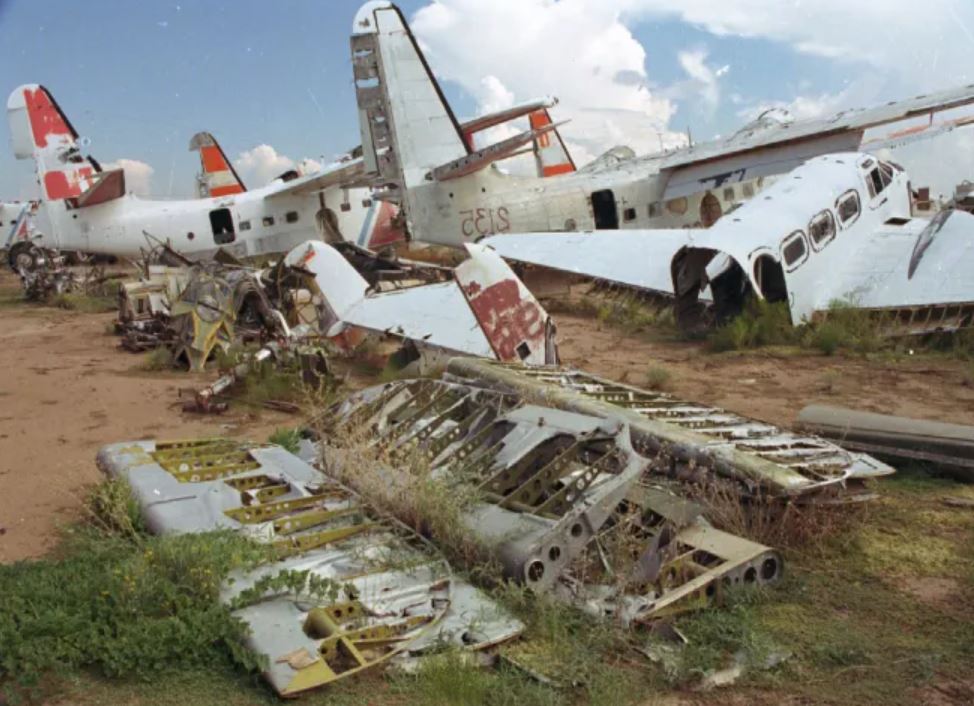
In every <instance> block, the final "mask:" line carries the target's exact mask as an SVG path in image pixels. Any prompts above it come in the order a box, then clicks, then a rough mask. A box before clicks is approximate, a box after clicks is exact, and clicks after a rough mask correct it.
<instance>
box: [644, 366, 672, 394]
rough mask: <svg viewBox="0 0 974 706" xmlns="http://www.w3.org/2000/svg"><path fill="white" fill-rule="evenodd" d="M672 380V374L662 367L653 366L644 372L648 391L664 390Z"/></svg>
mask: <svg viewBox="0 0 974 706" xmlns="http://www.w3.org/2000/svg"><path fill="white" fill-rule="evenodd" d="M672 379H673V375H672V373H670V371H669V370H667V369H666V368H664V367H661V366H659V365H654V366H651V367H650V368H649V370H647V371H646V387H648V388H649V389H650V390H666V389H667V388H669V387H670V383H671V381H672Z"/></svg>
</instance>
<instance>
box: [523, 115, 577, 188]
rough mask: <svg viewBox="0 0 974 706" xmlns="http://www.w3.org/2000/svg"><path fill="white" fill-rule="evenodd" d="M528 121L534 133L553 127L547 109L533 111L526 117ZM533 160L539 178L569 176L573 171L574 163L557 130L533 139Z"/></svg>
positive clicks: (540, 134) (553, 129)
mask: <svg viewBox="0 0 974 706" xmlns="http://www.w3.org/2000/svg"><path fill="white" fill-rule="evenodd" d="M528 120H529V121H530V122H531V129H532V130H534V131H539V130H543V129H544V128H547V127H549V126H551V125H553V123H552V121H551V115H550V114H549V113H548V109H547V108H542V109H540V110H536V111H534V112H533V113H531V114H530V115H529V116H528ZM534 159H535V162H536V163H537V165H538V176H539V177H550V176H557V175H558V174H570V173H572V172H574V171H575V162H574V161H573V160H572V156H571V155H570V154H569V153H568V148H567V147H565V143H564V142H563V141H562V139H561V135H560V134H559V133H558V129H557V128H551V129H550V130H548V131H547V132H540V133H539V134H538V135H537V137H535V138H534Z"/></svg>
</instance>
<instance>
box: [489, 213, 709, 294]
mask: <svg viewBox="0 0 974 706" xmlns="http://www.w3.org/2000/svg"><path fill="white" fill-rule="evenodd" d="M693 233H694V231H692V230H688V229H676V228H674V229H659V230H626V231H595V232H584V233H518V234H511V235H496V236H494V237H492V238H488V239H487V240H485V241H484V242H485V243H486V244H487V245H489V246H490V247H492V248H493V249H494V250H496V251H497V252H498V254H500V256H501V257H503V258H504V259H505V260H508V261H509V262H519V263H523V264H527V265H537V266H540V267H547V268H550V269H553V270H560V271H562V272H568V273H571V274H576V275H579V276H582V277H591V278H595V279H600V280H605V281H607V282H616V283H619V284H623V285H626V286H629V287H635V288H637V289H641V290H646V291H650V292H654V293H658V294H663V295H672V294H673V282H672V279H671V276H670V262H671V261H672V259H673V256H674V255H675V254H676V253H677V251H679V249H680V248H682V247H683V246H685V245H688V244H690V242H691V239H692V235H693Z"/></svg>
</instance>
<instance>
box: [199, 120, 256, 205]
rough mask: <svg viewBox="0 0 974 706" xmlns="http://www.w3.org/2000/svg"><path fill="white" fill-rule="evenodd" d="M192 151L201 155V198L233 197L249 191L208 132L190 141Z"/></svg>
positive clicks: (218, 144) (201, 133) (200, 133)
mask: <svg viewBox="0 0 974 706" xmlns="http://www.w3.org/2000/svg"><path fill="white" fill-rule="evenodd" d="M189 149H190V151H191V152H192V151H194V150H195V151H198V152H199V153H200V169H201V173H200V176H199V191H200V197H201V198H207V197H217V196H232V195H233V194H242V193H244V192H245V191H246V190H247V187H246V186H244V183H243V180H241V178H240V176H239V175H238V174H237V170H236V169H234V168H233V165H232V164H230V160H229V159H227V156H226V154H224V152H223V148H222V147H220V143H219V142H217V141H216V138H215V137H213V135H211V134H210V133H208V132H198V133H196V134H195V135H193V138H192V139H191V140H190V141H189Z"/></svg>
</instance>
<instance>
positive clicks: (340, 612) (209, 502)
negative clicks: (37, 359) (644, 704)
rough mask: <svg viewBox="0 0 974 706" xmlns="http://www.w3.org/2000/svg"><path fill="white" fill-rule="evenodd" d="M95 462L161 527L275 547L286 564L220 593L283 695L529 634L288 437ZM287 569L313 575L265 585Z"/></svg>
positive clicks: (186, 446)
mask: <svg viewBox="0 0 974 706" xmlns="http://www.w3.org/2000/svg"><path fill="white" fill-rule="evenodd" d="M98 464H99V466H100V467H101V469H102V470H103V471H104V472H105V473H106V474H107V475H109V476H111V477H113V478H122V479H125V480H126V481H127V482H128V483H129V485H130V486H131V488H132V493H133V495H134V497H135V499H136V501H137V503H138V504H139V507H140V508H141V511H142V515H143V517H144V518H145V522H146V526H147V527H148V529H149V531H151V532H153V533H156V534H167V533H186V532H207V531H211V530H217V529H230V530H233V531H236V532H239V533H241V534H243V535H245V536H247V537H250V538H252V539H254V540H256V541H259V542H263V543H265V544H268V545H270V547H272V548H273V550H274V553H275V554H276V556H277V560H276V561H273V562H272V563H267V564H263V565H261V566H259V567H257V568H256V569H251V570H245V571H238V572H236V573H235V574H234V575H232V576H231V579H232V580H231V581H228V582H227V583H226V584H225V585H224V587H223V590H222V592H221V600H222V601H223V602H224V603H226V604H227V605H229V606H230V607H231V608H233V613H234V615H236V616H237V617H239V618H240V619H241V620H243V621H244V622H245V623H246V624H247V625H248V626H249V627H250V632H249V637H248V645H249V647H250V648H251V649H252V650H253V651H254V652H256V653H257V654H258V655H261V656H263V657H264V658H265V660H266V662H265V667H264V676H265V678H266V679H267V680H268V682H270V684H271V685H272V686H273V688H274V689H275V691H277V693H278V694H280V695H281V696H295V695H297V694H299V693H301V692H304V691H307V690H308V689H313V688H315V687H319V686H322V685H325V684H331V683H334V682H336V681H338V680H341V679H345V678H348V677H351V676H354V675H356V674H360V673H361V672H363V671H366V670H369V669H374V668H376V667H379V666H381V665H384V664H389V663H390V662H392V661H401V660H406V659H409V658H411V657H414V656H416V655H420V654H422V653H423V652H425V651H427V650H429V649H431V648H432V647H434V646H437V645H451V644H452V645H455V646H457V647H460V648H464V649H469V650H479V649H482V648H485V647H488V646H491V645H495V644H498V643H500V642H504V641H506V640H509V639H512V638H514V637H516V636H517V635H519V634H520V633H521V631H522V630H523V625H522V624H521V623H520V622H519V621H518V620H517V619H515V618H513V617H512V616H510V615H509V614H507V613H506V611H504V610H503V609H502V608H501V607H500V606H498V605H497V604H496V603H494V602H493V601H492V600H490V599H489V598H487V596H485V595H484V594H483V593H482V592H480V591H479V590H477V589H475V588H474V587H473V586H471V585H470V584H468V583H466V582H465V581H464V580H463V579H461V578H460V577H459V576H457V575H456V574H454V573H453V571H452V570H451V568H450V566H449V565H448V563H447V562H446V560H445V559H444V558H443V556H442V555H441V554H440V553H439V552H438V551H437V550H436V549H435V548H434V547H433V546H432V545H431V544H430V543H429V542H427V541H425V540H424V539H423V538H422V537H420V536H419V535H417V534H416V533H415V532H413V531H412V530H410V529H409V528H408V527H406V526H405V525H403V524H401V523H399V522H398V521H396V520H394V519H393V518H390V517H388V516H386V515H383V514H381V513H379V512H378V511H376V509H375V508H374V507H373V506H371V505H369V504H368V503H367V502H366V501H364V500H363V499H362V498H361V497H359V496H358V495H357V494H356V493H355V492H353V491H352V490H350V489H349V488H347V487H345V486H343V485H341V484H339V483H337V482H336V481H334V480H333V479H330V478H327V477H325V476H324V475H323V474H322V473H320V472H319V471H317V470H315V469H314V468H313V467H312V466H310V465H309V464H308V463H306V462H305V461H303V460H301V459H300V458H298V457H297V456H295V455H292V454H291V453H289V452H287V451H285V450H284V449H282V448H280V447H275V446H259V445H252V444H246V443H241V442H236V441H232V440H227V439H209V440H200V441H186V442H174V443H163V442H153V441H137V442H126V443H120V444H112V445H109V446H106V447H104V448H103V449H102V450H101V451H100V452H99V454H98ZM288 573H290V574H291V575H292V576H293V575H299V576H301V575H303V577H304V578H302V580H301V582H300V583H301V587H300V588H298V589H293V588H288V589H273V590H271V589H268V588H266V587H267V586H268V582H269V581H271V580H273V578H274V577H278V576H284V575H288ZM316 586H317V587H321V586H325V587H327V588H328V590H327V591H325V592H324V593H322V592H321V591H316V590H314V587H316Z"/></svg>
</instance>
